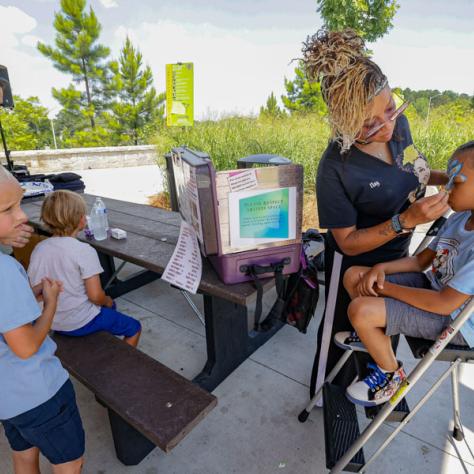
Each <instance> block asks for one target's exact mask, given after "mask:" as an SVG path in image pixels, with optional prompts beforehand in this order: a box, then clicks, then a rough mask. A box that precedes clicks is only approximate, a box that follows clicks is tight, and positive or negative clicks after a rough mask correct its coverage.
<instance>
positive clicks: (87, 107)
mask: <svg viewBox="0 0 474 474" xmlns="http://www.w3.org/2000/svg"><path fill="white" fill-rule="evenodd" d="M85 8H86V0H61V11H60V12H59V13H56V14H55V17H54V28H55V29H56V38H55V45H56V47H53V46H48V45H46V44H43V43H40V42H39V43H38V50H39V51H40V52H41V53H42V54H43V55H44V56H46V57H48V58H50V59H51V60H52V61H53V64H54V67H55V68H56V69H59V70H60V71H62V72H65V73H67V74H71V75H72V79H73V82H74V83H75V84H82V85H83V88H84V89H83V90H79V89H76V87H74V86H73V85H72V84H71V85H70V86H69V87H68V88H67V89H56V88H53V96H54V98H55V99H56V100H58V102H59V103H60V104H61V105H62V106H63V107H64V108H65V109H68V110H70V111H71V113H72V114H75V115H76V116H77V119H78V120H82V122H84V121H86V122H87V121H88V122H90V125H91V127H92V128H95V126H96V120H95V119H96V116H97V114H99V113H100V112H101V111H102V110H103V109H104V108H105V107H106V106H107V99H108V97H107V96H108V90H107V86H106V85H105V84H106V83H107V81H108V75H109V66H110V65H109V63H108V62H107V58H108V56H109V54H110V50H109V48H107V47H105V46H103V45H101V44H99V43H98V39H99V35H100V31H101V25H100V23H99V21H98V19H97V17H96V15H95V13H94V10H93V9H92V7H91V8H90V9H89V13H87V12H86V11H85Z"/></svg>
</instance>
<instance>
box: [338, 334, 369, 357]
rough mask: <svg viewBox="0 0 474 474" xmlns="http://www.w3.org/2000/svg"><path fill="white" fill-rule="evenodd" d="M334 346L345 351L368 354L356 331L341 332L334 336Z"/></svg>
mask: <svg viewBox="0 0 474 474" xmlns="http://www.w3.org/2000/svg"><path fill="white" fill-rule="evenodd" d="M334 344H336V346H338V347H340V348H341V349H344V350H345V351H359V352H367V349H366V348H365V346H364V344H362V341H361V340H360V337H359V336H358V335H357V333H356V332H355V331H341V332H338V333H336V334H335V335H334Z"/></svg>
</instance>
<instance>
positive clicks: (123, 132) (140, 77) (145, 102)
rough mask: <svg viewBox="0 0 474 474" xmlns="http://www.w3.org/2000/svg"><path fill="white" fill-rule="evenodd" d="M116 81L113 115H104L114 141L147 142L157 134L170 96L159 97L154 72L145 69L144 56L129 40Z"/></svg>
mask: <svg viewBox="0 0 474 474" xmlns="http://www.w3.org/2000/svg"><path fill="white" fill-rule="evenodd" d="M113 82H114V85H115V94H116V98H115V100H114V102H113V103H112V105H111V111H110V113H105V114H104V118H105V120H106V123H107V126H108V127H109V129H110V130H111V132H112V134H113V141H114V143H116V144H121V145H132V144H133V145H138V144H139V143H143V142H144V141H146V139H147V137H148V135H149V134H150V133H152V132H153V129H154V125H155V124H156V121H157V120H162V119H163V114H164V101H165V99H166V94H164V93H162V94H159V95H157V93H156V90H155V88H154V87H153V75H152V72H151V69H150V67H149V66H146V67H145V68H143V64H142V54H141V53H140V51H139V50H138V49H136V48H134V46H133V44H132V42H131V41H130V38H128V37H127V39H126V41H125V44H124V46H123V48H122V51H121V53H120V58H119V62H118V65H117V67H116V70H115V77H114V81H113Z"/></svg>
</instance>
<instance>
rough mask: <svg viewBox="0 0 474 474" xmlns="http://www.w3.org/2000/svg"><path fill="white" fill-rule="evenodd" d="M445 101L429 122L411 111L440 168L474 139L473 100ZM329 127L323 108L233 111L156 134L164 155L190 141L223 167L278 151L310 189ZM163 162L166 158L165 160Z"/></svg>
mask: <svg viewBox="0 0 474 474" xmlns="http://www.w3.org/2000/svg"><path fill="white" fill-rule="evenodd" d="M463 104H464V103H456V104H450V105H445V106H440V107H438V108H436V109H435V110H433V111H432V113H431V115H430V121H429V123H427V122H426V120H425V118H424V117H420V116H419V115H418V114H417V112H416V109H415V108H414V107H413V106H410V107H409V108H408V110H407V113H406V114H407V116H408V119H409V121H410V127H411V131H412V135H413V140H414V143H415V145H416V146H417V147H418V148H419V149H420V151H422V152H423V153H424V154H425V155H426V156H427V157H428V160H429V162H430V164H431V166H432V167H433V168H434V169H446V164H447V161H448V159H449V157H450V155H451V154H452V152H453V151H454V150H455V149H456V148H457V147H458V146H459V145H461V144H462V143H465V142H467V141H468V140H472V130H473V129H474V113H473V112H472V109H470V104H469V102H468V101H467V102H466V104H464V105H463ZM328 137H329V127H328V124H327V122H326V120H325V119H324V117H321V116H320V115H319V114H316V113H307V114H304V115H303V114H293V115H287V116H286V117H279V118H278V117H277V118H275V117H269V116H268V115H265V114H262V115H260V116H259V117H258V118H243V117H233V118H227V119H224V120H219V121H215V122H213V121H205V122H196V124H195V126H194V127H193V128H178V127H173V128H167V127H165V126H163V127H162V128H161V129H160V130H159V132H158V134H157V136H156V139H155V143H156V145H157V148H158V152H159V155H160V156H162V155H164V154H165V153H167V152H169V151H170V149H171V148H172V147H175V146H180V145H187V146H189V147H191V148H194V149H196V150H200V151H204V152H206V153H208V154H209V155H210V156H211V158H212V161H213V163H214V165H215V166H216V168H217V169H219V170H224V169H232V168H235V166H236V161H237V159H238V158H241V157H243V156H247V155H251V154H255V153H275V154H279V155H282V156H285V157H287V158H290V159H291V160H292V161H293V162H294V163H300V164H302V165H303V166H304V176H305V189H306V190H307V191H309V192H314V183H315V180H316V171H317V167H318V163H319V160H320V159H321V156H322V154H323V152H324V150H325V148H326V146H327V143H328ZM161 165H162V163H161Z"/></svg>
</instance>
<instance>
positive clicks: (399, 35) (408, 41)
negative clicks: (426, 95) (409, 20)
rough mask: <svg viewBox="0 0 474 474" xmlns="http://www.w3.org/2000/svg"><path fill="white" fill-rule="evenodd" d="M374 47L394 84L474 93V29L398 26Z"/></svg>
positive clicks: (376, 59) (413, 87) (380, 63)
mask: <svg viewBox="0 0 474 474" xmlns="http://www.w3.org/2000/svg"><path fill="white" fill-rule="evenodd" d="M373 51H374V59H375V61H376V62H377V63H378V64H379V65H380V67H381V68H382V70H383V71H384V73H385V74H386V75H387V77H388V78H389V80H390V83H391V84H392V85H394V86H402V87H410V88H411V89H439V90H445V89H450V90H453V91H456V92H465V93H467V94H473V93H474V84H473V81H472V78H473V77H474V62H473V60H472V58H474V30H472V31H470V32H461V31H459V32H455V31H452V30H449V31H447V30H439V29H438V30H435V29H432V30H430V29H424V30H420V31H413V30H407V29H403V28H398V29H395V30H393V31H392V32H391V33H390V34H389V35H388V36H386V37H384V38H382V39H381V40H380V41H379V42H378V43H377V44H376V45H375V46H374V47H373Z"/></svg>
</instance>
